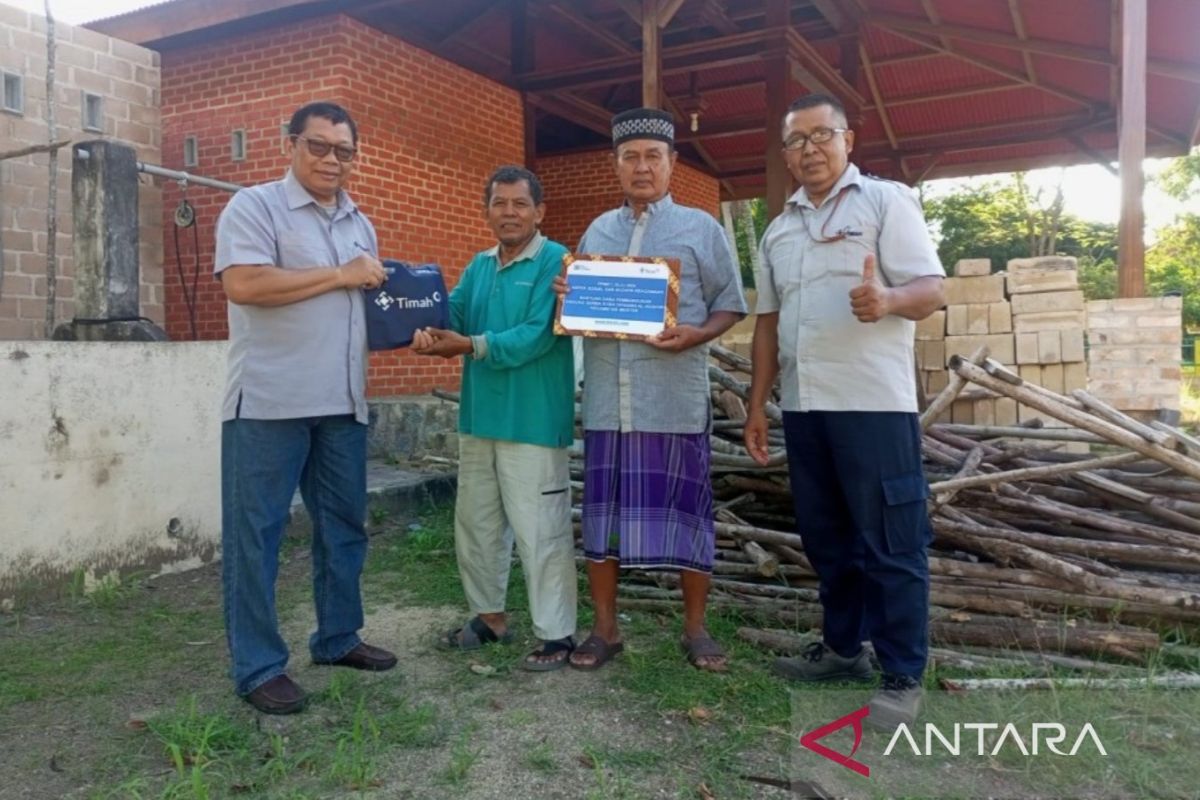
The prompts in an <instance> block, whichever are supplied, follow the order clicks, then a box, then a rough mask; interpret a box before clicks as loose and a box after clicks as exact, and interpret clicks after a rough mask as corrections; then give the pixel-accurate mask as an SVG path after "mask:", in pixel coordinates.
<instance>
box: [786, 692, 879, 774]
mask: <svg viewBox="0 0 1200 800" xmlns="http://www.w3.org/2000/svg"><path fill="white" fill-rule="evenodd" d="M870 713H871V709H870V707H869V706H863V707H862V708H860V709H859V710H858V711H852V712H850V713H849V714H847V715H846V716H844V717H842V718H840V719H835V720H834V721H833V722H830V723H828V724H826V725H822V726H821V727H819V728H817V729H816V730H814V731H809V732H808V733H806V734H804V735H803V736H801V737H800V744H802V745H804V746H805V747H807V748H808V749H809V750H812V751H813V752H814V753H816V754H817V755H819V756H824V757H825V758H828V759H829V760H830V761H832V762H834V763H835V764H841V765H842V766H843V767H845V768H846V769H849V770H853V771H854V772H857V773H858V774H859V775H862V776H864V777H867V778H869V777H871V768H870V767H868V766H867V765H866V764H863V763H862V762H861V761H855V760H854V754H855V753H857V752H858V747H859V745H861V744H862V738H863V723H862V721H863V719H864V718H865V717H867V715H869V714H870ZM847 725H853V726H854V747H853V748H851V750H850V752H849V753H839V752H838V751H837V750H831V749H830V748H828V747H826V746H825V745H823V744H821V743H820V741H819V740H821V739H824V738H825V737H826V736H828V735H829V734H831V733H833V732H834V731H837V730H841V729H842V728H844V727H846V726H847Z"/></svg>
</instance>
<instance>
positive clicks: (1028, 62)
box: [1008, 0, 1038, 83]
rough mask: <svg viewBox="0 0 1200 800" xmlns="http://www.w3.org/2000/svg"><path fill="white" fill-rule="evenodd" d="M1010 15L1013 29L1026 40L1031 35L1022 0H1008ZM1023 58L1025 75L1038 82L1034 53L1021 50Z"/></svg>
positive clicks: (1022, 39)
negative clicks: (1027, 29)
mask: <svg viewBox="0 0 1200 800" xmlns="http://www.w3.org/2000/svg"><path fill="white" fill-rule="evenodd" d="M1008 15H1009V16H1010V17H1012V24H1013V31H1014V32H1015V33H1016V34H1017V38H1018V39H1020V40H1021V41H1025V40H1026V39H1028V38H1029V37H1028V36H1027V35H1026V34H1025V19H1024V17H1022V15H1021V0H1008ZM1021 58H1022V60H1023V61H1024V62H1025V77H1027V78H1029V82H1030V83H1037V82H1038V76H1037V70H1036V69H1034V67H1033V54H1032V53H1030V52H1029V51H1028V50H1022V51H1021Z"/></svg>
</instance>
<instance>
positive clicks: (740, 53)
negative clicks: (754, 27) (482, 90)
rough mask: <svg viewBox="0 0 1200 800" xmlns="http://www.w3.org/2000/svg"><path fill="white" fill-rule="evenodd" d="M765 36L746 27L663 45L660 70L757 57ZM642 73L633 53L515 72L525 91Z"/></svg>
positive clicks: (602, 81)
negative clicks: (742, 30)
mask: <svg viewBox="0 0 1200 800" xmlns="http://www.w3.org/2000/svg"><path fill="white" fill-rule="evenodd" d="M765 38H766V36H765V32H764V31H748V32H746V33H739V34H735V35H733V36H724V37H720V38H717V39H708V40H705V41H701V42H690V43H688V44H684V45H676V46H674V47H667V48H664V49H663V74H664V75H674V74H679V73H687V72H692V71H693V70H696V69H716V68H719V67H721V66H728V65H732V64H742V63H746V62H753V61H759V60H761V58H762V46H763V42H764V39H765ZM641 74H642V60H641V56H640V55H639V54H637V53H634V54H631V55H619V56H612V57H611V58H603V59H596V60H594V61H589V62H587V63H584V64H579V65H577V66H574V67H571V68H569V69H562V68H561V67H559V68H552V69H543V70H538V71H536V72H532V73H528V74H526V75H524V76H518V84H519V86H520V87H521V88H523V89H525V90H526V91H538V92H540V91H554V90H559V89H573V90H579V89H586V88H590V87H594V86H612V85H613V84H617V83H628V82H630V81H634V80H637V79H638V78H639V77H640V76H641Z"/></svg>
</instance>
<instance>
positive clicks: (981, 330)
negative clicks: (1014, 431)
mask: <svg viewBox="0 0 1200 800" xmlns="http://www.w3.org/2000/svg"><path fill="white" fill-rule="evenodd" d="M945 293H946V309H945V311H944V312H943V313H944V318H945V328H944V330H945V339H944V340H943V342H942V347H941V348H940V349H939V348H931V347H929V346H928V344H929V340H926V341H925V342H923V343H919V344H918V350H919V351H923V352H922V357H921V358H920V363H921V368H922V371H923V372H925V373H928V377H926V380H925V383H926V386H925V390H926V393H927V394H936V393H937V392H939V391H941V388H942V387H944V386H945V384H946V381H947V379H948V376H947V373H946V372H945V369H946V365H948V364H949V363H950V358H951V357H952V356H955V355H961V356H970V355H971V354H972V353H973V352H975V350H977V349H978V348H979V346H980V345H987V348H988V353H989V355H990V357H991V358H993V359H995V360H996V361H999V362H1000V363H1001V364H1004V365H1005V366H1007V367H1009V368H1010V369H1013V370H1014V371H1015V369H1016V367H1015V365H1016V347H1015V343H1014V339H1013V316H1012V306H1011V305H1010V304H1009V302H1008V300H1007V299H1006V298H1005V296H1004V276H1003V275H1001V274H994V275H993V274H992V264H991V260H990V259H987V258H968V259H963V260H961V261H959V262H958V263H957V264H956V265H955V266H954V275H953V276H952V277H949V278H947V279H946V281H945ZM937 316H938V315H937V314H935V315H934V317H937ZM932 319H933V318H932V317H931V320H932ZM936 325H937V322H936V321H933V322H931V323H930V325H928V326H926V328H925V335H927V336H929V335H932V333H933V330H932V326H936ZM922 345H923V346H922ZM935 370H936V371H937V372H935ZM935 376H936V377H935ZM949 415H950V421H952V422H956V423H964V424H967V425H1013V424H1016V422H1017V404H1016V402H1015V401H1013V400H1011V399H1009V398H1007V397H997V396H995V395H992V394H991V393H990V392H987V391H986V390H983V389H980V388H979V387H970V388H969V389H968V391H967V392H965V393H964V396H963V398H962V399H960V400H957V401H955V402H954V404H953V405H952V406H951V407H950V412H949Z"/></svg>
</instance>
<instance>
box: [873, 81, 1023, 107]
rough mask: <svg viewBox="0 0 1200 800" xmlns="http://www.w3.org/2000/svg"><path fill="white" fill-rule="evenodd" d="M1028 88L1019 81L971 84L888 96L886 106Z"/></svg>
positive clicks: (934, 101)
mask: <svg viewBox="0 0 1200 800" xmlns="http://www.w3.org/2000/svg"><path fill="white" fill-rule="evenodd" d="M1026 88H1028V87H1027V86H1025V85H1024V84H1021V83H997V84H991V85H988V86H972V87H970V88H967V89H955V90H952V91H947V92H935V93H934V94H914V95H907V96H904V97H889V98H888V101H887V105H888V108H897V107H899V106H912V105H919V104H921V103H937V102H944V101H946V100H957V99H960V98H963V97H978V96H979V95H981V94H992V93H993V92H1011V91H1012V90H1014V89H1026Z"/></svg>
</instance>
